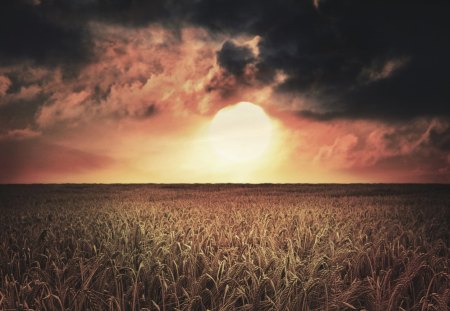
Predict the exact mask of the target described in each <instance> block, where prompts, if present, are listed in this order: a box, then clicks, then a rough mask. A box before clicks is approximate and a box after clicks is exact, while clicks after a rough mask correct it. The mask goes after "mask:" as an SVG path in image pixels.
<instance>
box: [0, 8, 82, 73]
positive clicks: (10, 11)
mask: <svg viewBox="0 0 450 311" xmlns="http://www.w3.org/2000/svg"><path fill="white" fill-rule="evenodd" d="M56 3H57V2H54V5H51V4H50V2H45V4H42V5H38V4H39V3H38V2H36V1H34V2H33V1H17V0H3V1H1V2H0V42H2V44H1V45H0V64H10V63H11V62H22V61H28V60H29V61H32V62H37V63H42V64H47V65H52V66H53V65H57V64H65V65H69V64H72V63H74V62H75V63H80V62H84V61H85V60H87V59H88V58H89V47H90V44H89V34H88V33H87V32H86V31H85V28H83V26H82V24H81V23H76V22H74V20H65V19H64V18H59V17H58V15H57V14H54V10H55V9H56V7H57V4H56Z"/></svg>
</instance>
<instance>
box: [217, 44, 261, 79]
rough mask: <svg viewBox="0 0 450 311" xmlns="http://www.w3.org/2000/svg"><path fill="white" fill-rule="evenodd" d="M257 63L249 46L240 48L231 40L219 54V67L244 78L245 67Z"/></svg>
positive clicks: (223, 46)
mask: <svg viewBox="0 0 450 311" xmlns="http://www.w3.org/2000/svg"><path fill="white" fill-rule="evenodd" d="M255 61H256V59H255V55H254V54H253V51H252V49H251V48H250V47H249V46H245V45H243V46H239V45H237V44H235V43H233V42H232V41H229V40H227V41H225V43H224V44H223V45H222V48H221V49H220V51H219V52H217V62H218V63H219V65H220V66H221V67H222V68H224V69H225V70H227V71H228V72H229V73H231V74H233V75H235V76H242V74H243V73H244V70H245V67H246V66H247V65H249V64H252V63H254V62H255Z"/></svg>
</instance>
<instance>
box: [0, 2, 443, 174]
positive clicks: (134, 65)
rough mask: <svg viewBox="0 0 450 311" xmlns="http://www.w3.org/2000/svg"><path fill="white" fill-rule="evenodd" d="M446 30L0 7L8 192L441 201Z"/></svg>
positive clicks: (203, 7) (253, 14)
mask: <svg viewBox="0 0 450 311" xmlns="http://www.w3.org/2000/svg"><path fill="white" fill-rule="evenodd" d="M449 13H450V2H449V1H428V0H427V1H425V0H424V1H390V2H387V1H361V0H354V1H345V0H314V1H311V0H308V1H294V0H291V1H269V0H267V1H266V0H254V1H244V0H239V1H234V0H228V1H223V0H222V1H220V0H180V1H175V0H148V1H146V0H1V1H0V183H59V182H64V183H65V182H70V183H72V182H74V183H160V182H161V183H170V182H177V183H184V182H186V183H192V182H194V183H201V182H250V183H259V182H273V183H278V182H283V183H293V182H300V183H310V182H312V183H316V182H319V183H335V182H344V183H347V182H445V183H448V182H450V39H449V29H450V18H449ZM240 102H247V103H253V104H254V105H252V104H244V105H243V104H240V105H236V104H238V103H240ZM239 107H240V108H239ZM259 107H260V108H259ZM223 108H225V109H223ZM221 109H223V110H221ZM233 109H234V110H233ZM239 109H241V110H239ZM246 109H247V110H246ZM219 111H221V112H219ZM230 111H231V112H230ZM233 111H234V112H233ZM218 112H219V114H218ZM227 113H228V114H227ZM219 116H222V117H224V118H228V119H225V121H223V122H222V121H220V122H222V123H220V124H218V125H217V124H216V123H217V122H219V121H217V120H220V118H219ZM258 118H260V119H258ZM213 120H216V121H214V122H216V123H214V124H216V125H212V124H213ZM241 121H242V122H241ZM223 135H225V136H226V137H228V138H229V139H230V140H231V141H227V142H224V141H222V140H221V139H222V138H223V137H222V136H223ZM235 142H236V143H235ZM245 148H247V149H245Z"/></svg>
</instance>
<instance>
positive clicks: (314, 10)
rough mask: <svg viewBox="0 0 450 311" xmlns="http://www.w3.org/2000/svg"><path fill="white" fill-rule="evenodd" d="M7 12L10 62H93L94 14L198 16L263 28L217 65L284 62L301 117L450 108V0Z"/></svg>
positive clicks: (252, 30)
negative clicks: (253, 44) (253, 41)
mask: <svg viewBox="0 0 450 311" xmlns="http://www.w3.org/2000/svg"><path fill="white" fill-rule="evenodd" d="M317 3H318V5H317ZM0 12H1V13H0V42H1V45H0V57H1V62H2V63H8V62H11V61H13V60H17V59H19V60H21V59H31V60H33V61H37V62H43V63H52V62H53V63H59V64H63V65H64V67H68V65H69V64H72V63H73V62H77V61H78V62H79V61H86V60H87V59H89V57H90V55H91V52H90V51H91V48H92V44H91V40H90V35H89V31H88V27H87V26H86V25H87V23H88V22H89V21H92V20H94V21H95V20H96V21H102V22H107V23H120V24H124V25H127V26H130V27H140V26H144V25H148V24H149V23H154V22H157V23H161V24H163V25H165V26H170V27H173V28H174V29H176V28H177V27H181V26H183V25H188V24H193V25H198V26H202V27H206V28H208V29H209V30H210V31H211V33H214V32H222V33H229V34H230V35H231V36H233V35H240V34H247V35H259V36H260V37H261V41H260V43H259V55H258V57H257V59H254V58H253V57H252V55H251V53H250V51H249V50H248V49H246V48H245V47H239V46H236V45H235V44H233V43H232V42H231V41H229V42H227V43H225V44H224V46H223V47H222V49H221V50H220V51H218V63H219V64H220V65H221V66H222V67H223V68H224V69H226V70H227V71H228V72H230V73H231V74H234V75H236V76H239V75H241V74H242V70H243V67H245V65H246V64H248V63H250V62H251V63H254V64H255V66H256V69H257V70H256V75H257V78H258V79H259V80H260V81H261V82H263V83H270V82H271V81H272V79H274V77H275V73H276V72H277V71H279V70H282V71H283V72H284V73H286V74H287V77H288V78H287V79H286V80H285V81H284V82H283V83H282V84H281V85H279V87H278V89H277V90H278V91H279V92H281V93H290V94H300V95H301V96H302V98H304V99H306V100H308V99H311V102H312V103H314V105H315V107H313V109H311V111H309V110H306V111H301V112H300V114H301V115H304V116H307V117H310V118H315V119H318V120H330V119H334V118H355V119H357V118H372V119H373V118H375V119H386V120H397V119H410V118H414V117H417V116H450V105H449V101H450V88H449V87H448V84H449V78H448V73H449V72H450V58H449V57H448V55H450V40H449V39H448V29H450V19H449V18H448V15H449V13H450V2H448V1H425V0H424V1H409V2H406V1H391V2H384V1H360V0H322V1H319V2H317V1H312V0H304V1H294V0H283V1H269V0H258V1H256V0H253V1H242V0H239V1H238V0H228V1H223V0H196V1H194V0H191V1H188V0H184V1H156V0H133V1H132V0H77V1H76V0H41V1H38V0H34V1H32V0H29V1H24V0H22V1H15V0H14V1H13V0H4V1H2V2H1V4H0ZM75 76H76V70H75ZM299 109H305V108H304V107H303V108H302V107H300V108H299ZM308 109H309V108H308Z"/></svg>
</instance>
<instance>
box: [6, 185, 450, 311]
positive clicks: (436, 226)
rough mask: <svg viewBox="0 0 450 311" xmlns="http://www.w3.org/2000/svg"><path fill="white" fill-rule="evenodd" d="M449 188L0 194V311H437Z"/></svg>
mask: <svg viewBox="0 0 450 311" xmlns="http://www.w3.org/2000/svg"><path fill="white" fill-rule="evenodd" d="M449 219H450V186H443V185H427V186H425V185H33V186H12V185H11V186H7V185H4V186H0V310H8V309H13V310H26V309H34V310H208V309H209V310H362V309H366V310H382V311H385V310H447V309H448V308H449V306H450V281H449V259H450V257H449V254H450V252H449V251H450V249H449V236H450V232H449Z"/></svg>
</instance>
